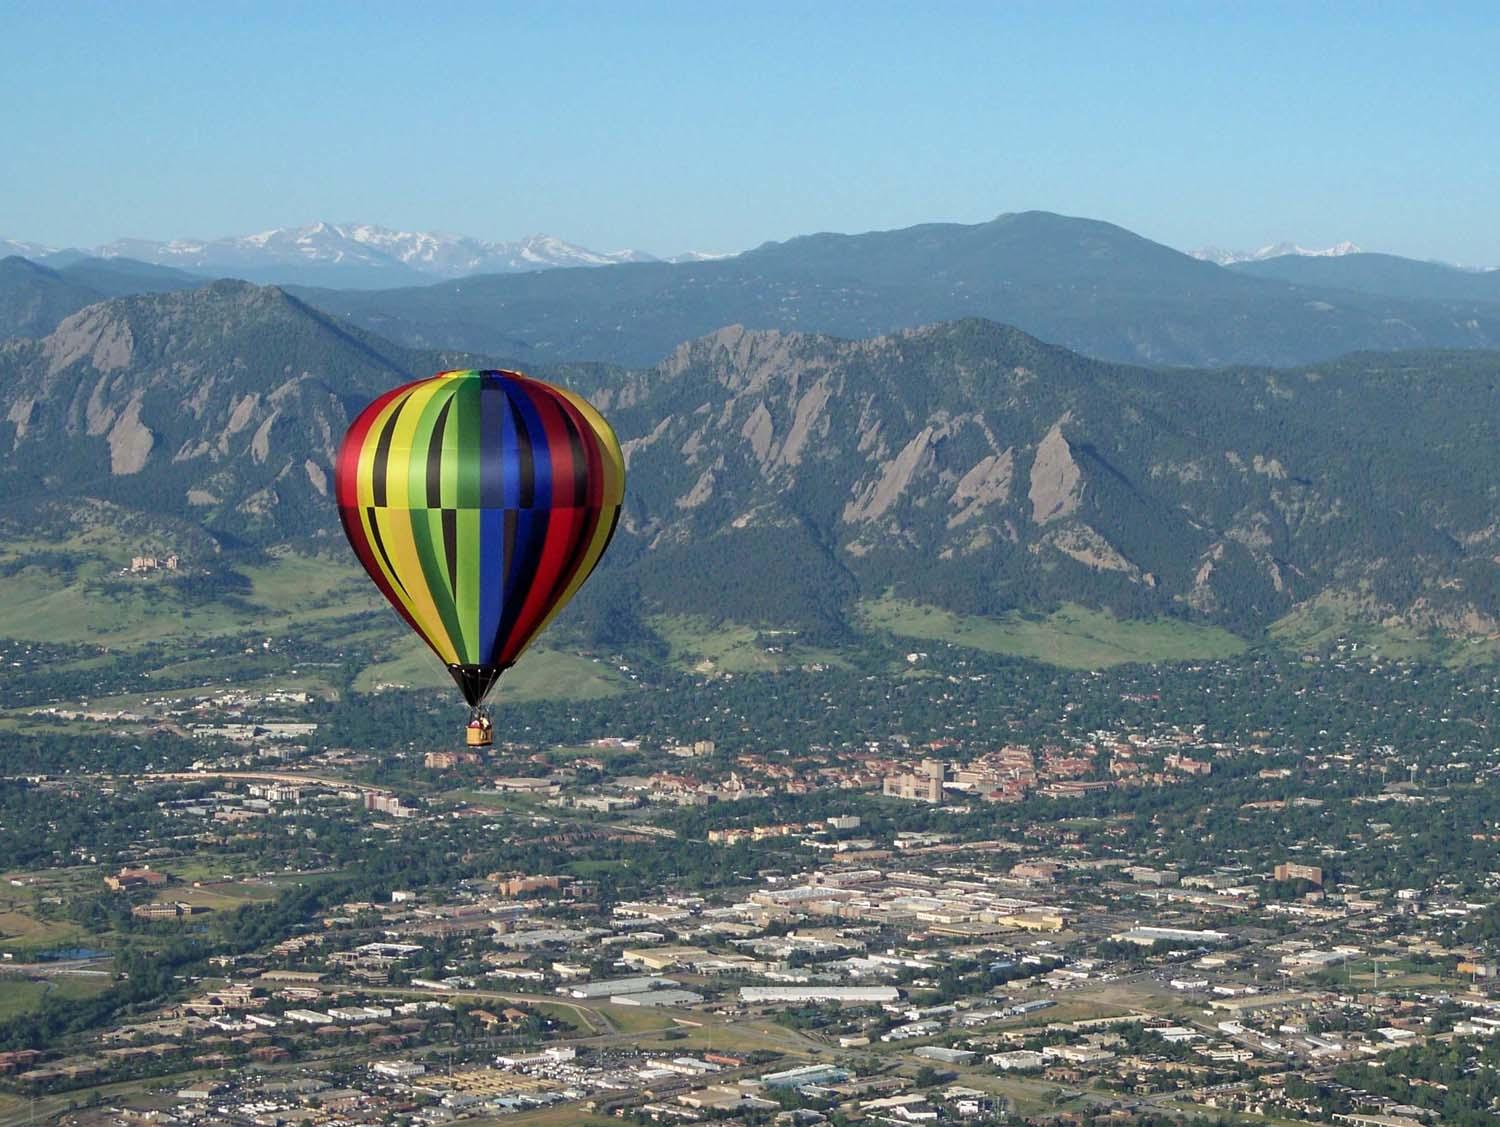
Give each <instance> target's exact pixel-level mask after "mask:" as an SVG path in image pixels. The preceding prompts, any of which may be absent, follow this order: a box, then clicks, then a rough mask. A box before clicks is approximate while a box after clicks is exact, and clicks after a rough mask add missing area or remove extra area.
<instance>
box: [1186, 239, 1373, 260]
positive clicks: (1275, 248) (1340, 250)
mask: <svg viewBox="0 0 1500 1127" xmlns="http://www.w3.org/2000/svg"><path fill="white" fill-rule="evenodd" d="M1188 253H1189V254H1191V255H1192V256H1193V257H1194V258H1197V259H1201V260H1202V261H1204V262H1212V263H1214V264H1215V265H1218V266H1233V265H1234V264H1235V263H1236V262H1263V261H1265V260H1266V259H1268V258H1285V257H1286V256H1287V255H1289V254H1294V255H1297V256H1298V257H1299V258H1339V257H1341V256H1343V255H1346V254H1359V253H1361V252H1360V249H1359V247H1357V246H1355V245H1354V244H1353V243H1350V242H1342V243H1335V244H1334V245H1333V246H1331V247H1325V248H1324V249H1322V250H1308V249H1307V247H1304V246H1299V245H1298V244H1296V243H1268V244H1267V245H1265V246H1263V247H1261V248H1260V249H1259V250H1221V249H1220V248H1218V247H1199V248H1198V249H1197V250H1194V251H1189V252H1188Z"/></svg>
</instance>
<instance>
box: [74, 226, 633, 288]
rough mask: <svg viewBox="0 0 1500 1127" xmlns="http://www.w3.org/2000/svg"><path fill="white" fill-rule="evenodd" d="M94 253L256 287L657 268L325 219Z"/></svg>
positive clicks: (546, 246)
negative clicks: (260, 283) (235, 277)
mask: <svg viewBox="0 0 1500 1127" xmlns="http://www.w3.org/2000/svg"><path fill="white" fill-rule="evenodd" d="M94 253H96V254H98V255H100V256H101V257H105V258H117V257H128V258H136V259H141V260H144V261H147V262H157V263H161V264H163V265H170V266H177V267H180V268H182V269H186V270H195V271H199V272H204V273H212V272H226V273H236V274H240V275H241V276H249V277H252V278H253V279H258V280H265V279H269V278H275V279H276V280H286V281H301V280H307V279H308V276H309V274H312V275H314V276H315V277H314V280H319V281H324V282H333V283H335V284H346V285H347V284H364V285H386V284H402V283H406V284H415V283H420V282H423V281H432V280H436V279H441V278H461V277H466V276H468V275H470V274H513V273H521V272H524V271H532V270H549V269H555V268H558V267H568V266H612V265H615V264H617V263H621V262H656V261H659V260H658V259H657V258H656V257H655V256H654V255H650V254H647V253H645V252H644V251H637V250H621V251H612V252H600V251H594V250H589V249H588V248H587V247H582V246H578V245H577V244H575V243H570V242H567V241H565V240H563V239H559V238H557V237H556V236H554V235H529V236H527V237H526V238H524V239H520V240H518V241H516V242H486V241H484V240H482V239H475V238H471V237H469V236H467V235H451V234H446V233H441V232H435V231H398V230H396V229H394V228H391V227H381V226H378V225H377V224H373V223H330V222H327V221H326V220H320V221H318V222H316V223H309V224H306V225H305V226H301V227H274V228H271V229H270V230H266V231H258V232H256V233H255V234H253V235H242V236H238V237H231V238H224V239H214V240H211V241H204V240H198V239H177V240H173V241H170V242H152V241H148V240H143V239H119V240H117V241H115V242H113V243H108V244H106V245H105V246H102V247H99V248H97V249H96V250H95V251H94ZM356 274H357V275H359V276H357V277H356Z"/></svg>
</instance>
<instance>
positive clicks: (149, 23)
mask: <svg viewBox="0 0 1500 1127" xmlns="http://www.w3.org/2000/svg"><path fill="white" fill-rule="evenodd" d="M1027 208H1042V209H1046V210H1050V211H1060V212H1064V213H1067V214H1073V215H1086V216H1090V217H1094V218H1100V219H1107V220H1110V221H1113V222H1116V223H1120V224H1122V225H1124V226H1126V227H1129V228H1131V229H1132V230H1135V231H1139V232H1140V233H1142V234H1144V235H1147V236H1149V237H1151V238H1155V239H1158V240H1160V241H1162V242H1165V243H1168V244H1169V245H1172V246H1177V247H1182V248H1189V247H1194V246H1198V245H1201V244H1205V243H1215V244H1219V245H1222V246H1229V247H1242V246H1255V245H1258V244H1260V243H1262V242H1265V241H1271V240H1275V239H1282V238H1287V239H1295V240H1298V241H1301V242H1303V243H1305V244H1319V245H1322V244H1326V243H1330V242H1333V241H1336V240H1339V239H1346V238H1347V239H1353V240H1354V241H1355V242H1358V243H1360V244H1361V245H1362V246H1364V247H1365V248H1366V249H1376V250H1388V251H1392V252H1395V253H1400V254H1407V255H1412V256H1416V257H1440V258H1445V259H1449V260H1455V261H1462V262H1470V263H1476V262H1478V263H1500V7H1497V6H1496V4H1495V3H1494V0H1488V2H1484V3H1474V4H1463V3H1447V4H1435V5H1418V4H1410V5H1402V4H1380V3H1376V2H1374V0H1369V2H1367V3H1359V4H1348V5H1340V4H1324V3H1317V2H1315V3H1311V4H1306V3H1299V4H1286V5H1280V4H1271V3H1256V2H1246V3H1224V4H1220V3H1214V2H1212V0H1197V2H1190V3H1184V4H1140V3H1134V2H1131V3H1126V2H1121V3H1118V4H1062V5H1059V4H1051V3H1038V4H1029V3H1019V2H1018V3H1000V2H998V0H997V2H995V3H985V4H970V3H959V2H948V3H921V4H918V3H907V4H901V5H896V4H883V3H874V2H870V0H861V2H859V3H852V2H834V0H823V2H812V0H809V2H807V3H777V2H765V0H757V2H755V3H748V2H743V0H739V2H731V0H699V2H697V3H681V4H677V3H661V4H655V3H649V2H646V0H629V2H626V3H614V2H611V3H604V2H600V3H589V4H580V3H565V2H555V0H537V2H534V3H528V4H518V5H512V4H503V3H484V4H465V3H443V2H437V3H424V4H420V5H419V4H416V3H404V4H395V3H374V2H367V3H335V2H332V0H314V2H311V3H308V2H298V3H293V4H282V3H271V2H264V0H255V2H235V3H230V2H224V3H220V2H217V0H216V2H212V3H201V4H198V3H193V4H186V3H166V2H154V0H133V2H130V3H121V2H111V3H99V4H96V3H85V2H81V0H79V2H74V0H68V2H64V3H57V2H55V0H46V2H30V0H0V235H4V236H8V237H10V238H21V239H33V240H38V241H43V242H49V243H54V244H80V245H84V244H91V243H97V242H102V241H105V240H108V239H112V238H115V237H119V236H126V235H133V236H142V237H149V238H166V237H173V236H197V237H216V236H220V235H226V234H243V233H247V232H250V231H255V230H260V229H263V228H266V227H271V226H281V225H290V224H297V223H303V222H308V221H311V220H313V219H320V218H321V219H329V220H336V221H337V220H346V219H359V220H365V221H370V222H376V223H383V224H388V225H391V226H396V227H402V228H406V229H436V230H446V231H456V232H462V233H465V234H471V235H477V236H480V237H483V238H491V239H508V238H516V237H519V236H521V235H524V234H528V233H532V232H538V231H540V232H547V233H550V234H555V235H559V236H561V237H563V238H567V239H570V240H573V241H575V242H580V243H583V244H585V245H587V246H591V247H594V248H596V249H601V250H610V249H617V248H621V247H627V246H630V247H640V248H643V249H647V250H652V251H655V252H657V253H672V252H677V251H681V250H687V249H705V250H738V249H743V248H746V247H749V246H753V245H756V244H758V243H760V242H763V241H765V240H767V239H782V238H786V237H789V236H792V235H797V234H803V233H807V232H811V231H819V230H834V231H863V230H871V229H879V228H888V227H899V226H905V225H909V224H912V223H919V222H924V221H928V220H955V221H961V222H977V221H980V220H984V219H988V218H991V217H992V216H994V215H996V214H998V213H1000V212H1004V211H1017V210H1023V209H1027Z"/></svg>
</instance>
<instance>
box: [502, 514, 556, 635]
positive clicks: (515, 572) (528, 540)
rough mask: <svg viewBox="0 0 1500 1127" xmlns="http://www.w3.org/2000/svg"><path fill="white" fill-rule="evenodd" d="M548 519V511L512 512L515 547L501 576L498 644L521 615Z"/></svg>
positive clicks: (509, 632)
mask: <svg viewBox="0 0 1500 1127" xmlns="http://www.w3.org/2000/svg"><path fill="white" fill-rule="evenodd" d="M551 516H552V513H551V510H550V509H518V510H516V547H515V553H514V555H513V557H512V562H511V568H510V574H509V575H507V576H506V577H505V609H504V611H503V612H502V614H501V616H500V629H499V630H498V631H496V637H497V639H499V641H500V642H501V643H504V642H507V641H509V640H510V635H511V633H512V631H513V630H514V629H515V625H516V619H518V618H519V617H520V616H521V608H522V606H524V605H525V603H526V596H527V594H529V593H530V591H531V585H532V583H533V582H534V581H535V579H536V569H537V566H538V565H539V564H540V563H541V559H542V546H543V545H544V544H545V543H546V542H547V525H548V524H549V523H550V521H551Z"/></svg>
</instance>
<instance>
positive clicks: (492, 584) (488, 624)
mask: <svg viewBox="0 0 1500 1127" xmlns="http://www.w3.org/2000/svg"><path fill="white" fill-rule="evenodd" d="M504 570H505V513H504V511H503V510H501V509H481V510H479V632H478V634H477V635H476V637H477V639H478V645H479V650H480V652H479V655H478V661H479V664H480V665H493V664H494V663H495V658H496V655H497V654H498V653H499V650H500V643H501V641H502V640H503V639H502V636H501V634H500V618H501V611H502V610H503V609H504V604H503V601H502V600H503V597H504V586H505V575H504Z"/></svg>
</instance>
